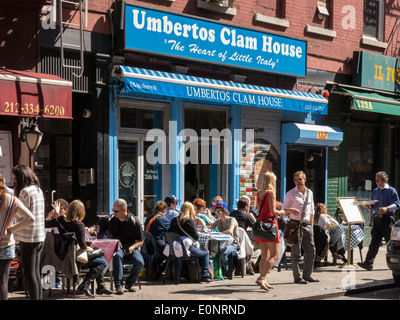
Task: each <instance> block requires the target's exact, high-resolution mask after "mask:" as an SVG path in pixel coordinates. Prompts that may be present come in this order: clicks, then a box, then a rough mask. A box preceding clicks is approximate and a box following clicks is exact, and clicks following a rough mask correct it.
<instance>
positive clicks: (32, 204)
mask: <svg viewBox="0 0 400 320" xmlns="http://www.w3.org/2000/svg"><path fill="white" fill-rule="evenodd" d="M19 200H21V202H22V203H23V204H24V205H25V206H26V207H27V208H28V209H29V210H30V211H31V212H32V214H33V216H34V217H35V222H34V223H33V224H31V225H30V226H28V227H27V228H25V229H22V230H19V231H17V232H15V240H18V241H22V242H29V243H34V242H42V241H44V238H45V231H44V215H45V212H44V197H43V192H42V190H41V189H40V188H38V187H37V186H35V185H31V186H29V187H26V188H24V189H22V190H21V192H20V193H19ZM17 221H18V220H17Z"/></svg>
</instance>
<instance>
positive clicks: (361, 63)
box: [353, 51, 400, 93]
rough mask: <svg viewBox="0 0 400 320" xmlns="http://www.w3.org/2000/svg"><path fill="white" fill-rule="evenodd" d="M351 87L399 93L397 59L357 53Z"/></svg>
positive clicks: (399, 80)
mask: <svg viewBox="0 0 400 320" xmlns="http://www.w3.org/2000/svg"><path fill="white" fill-rule="evenodd" d="M355 67H356V68H357V70H356V72H355V73H354V76H353V85H356V86H360V87H365V88H371V89H379V90H384V91H389V92H395V93H399V92H400V63H399V61H398V59H396V58H392V57H388V56H383V55H379V54H375V53H371V52H365V51H360V52H358V59H356V63H355Z"/></svg>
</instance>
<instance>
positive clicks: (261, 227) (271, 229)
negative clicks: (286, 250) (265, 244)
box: [253, 219, 278, 241]
mask: <svg viewBox="0 0 400 320" xmlns="http://www.w3.org/2000/svg"><path fill="white" fill-rule="evenodd" d="M253 234H254V236H255V237H257V238H259V239H263V240H269V241H273V240H275V239H276V236H277V234H278V230H277V228H276V224H275V223H274V222H262V221H261V220H258V219H257V221H256V222H255V223H254V224H253Z"/></svg>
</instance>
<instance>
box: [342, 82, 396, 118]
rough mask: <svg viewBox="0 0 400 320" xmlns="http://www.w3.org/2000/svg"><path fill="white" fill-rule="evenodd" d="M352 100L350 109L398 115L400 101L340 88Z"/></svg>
mask: <svg viewBox="0 0 400 320" xmlns="http://www.w3.org/2000/svg"><path fill="white" fill-rule="evenodd" d="M341 89H342V90H343V91H345V92H348V93H350V94H351V96H352V98H353V104H352V109H353V110H362V111H370V112H378V113H385V114H391V115H397V116H399V115H400V101H399V100H397V99H395V98H394V97H389V96H385V95H383V94H380V93H377V92H373V91H361V90H354V89H351V90H350V89H347V88H343V87H341Z"/></svg>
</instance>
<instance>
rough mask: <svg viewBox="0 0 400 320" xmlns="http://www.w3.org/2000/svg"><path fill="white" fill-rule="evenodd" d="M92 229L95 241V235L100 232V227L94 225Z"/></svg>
mask: <svg viewBox="0 0 400 320" xmlns="http://www.w3.org/2000/svg"><path fill="white" fill-rule="evenodd" d="M92 228H93V233H94V234H95V236H96V239H97V234H98V233H99V231H100V226H99V225H98V224H95V225H94V226H93V227H92Z"/></svg>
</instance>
